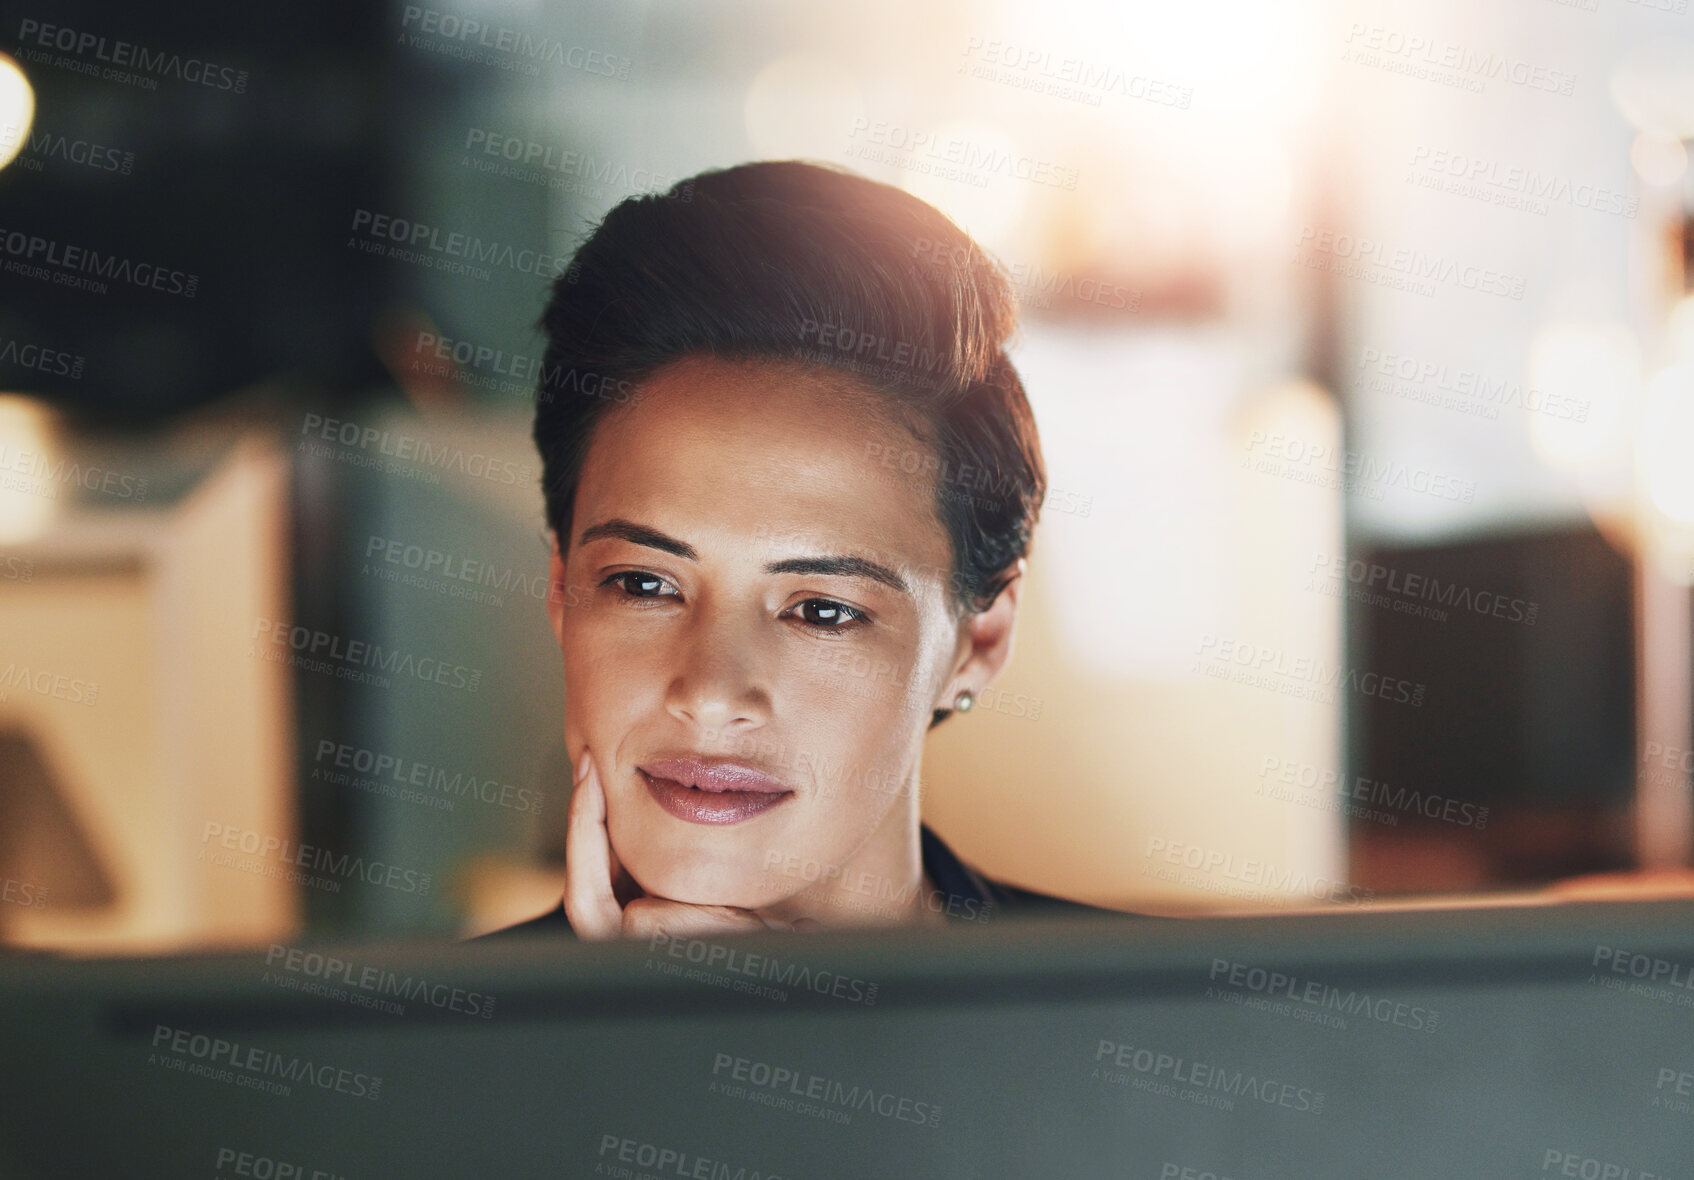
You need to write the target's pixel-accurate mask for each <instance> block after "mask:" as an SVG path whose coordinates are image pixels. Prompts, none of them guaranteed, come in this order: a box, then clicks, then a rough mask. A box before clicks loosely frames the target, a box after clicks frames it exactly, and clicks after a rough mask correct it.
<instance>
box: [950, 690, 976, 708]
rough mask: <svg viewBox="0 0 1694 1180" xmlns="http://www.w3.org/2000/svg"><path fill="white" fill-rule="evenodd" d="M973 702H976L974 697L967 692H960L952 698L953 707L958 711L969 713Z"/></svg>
mask: <svg viewBox="0 0 1694 1180" xmlns="http://www.w3.org/2000/svg"><path fill="white" fill-rule="evenodd" d="M974 704H976V698H975V697H973V696H971V694H970V693H968V692H962V693H960V694H959V695H958V696H956V697H954V698H953V708H954V709H956V710H958V711H959V712H960V713H969V712H970V711H971V706H972V705H974Z"/></svg>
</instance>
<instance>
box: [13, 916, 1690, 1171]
mask: <svg viewBox="0 0 1694 1180" xmlns="http://www.w3.org/2000/svg"><path fill="white" fill-rule="evenodd" d="M0 1052H3V1056H4V1060H5V1068H4V1070H0V1170H3V1174H4V1175H6V1176H8V1177H22V1178H26V1180H34V1178H45V1177H92V1176H100V1177H114V1176H122V1177H149V1176H161V1177H173V1178H177V1177H200V1178H210V1177H253V1178H256V1180H329V1178H332V1177H333V1178H336V1180H341V1178H345V1180H371V1178H375V1177H406V1178H424V1177H501V1178H513V1177H577V1176H605V1177H624V1178H630V1180H637V1178H641V1177H653V1178H658V1177H664V1178H666V1180H675V1178H676V1177H686V1178H702V1180H703V1178H710V1180H736V1178H740V1180H751V1178H753V1177H757V1178H758V1180H772V1178H773V1177H780V1178H782V1180H825V1178H840V1177H853V1178H857V1177H896V1176H897V1177H911V1176H926V1177H927V1176H959V1177H975V1178H982V1180H987V1178H998V1177H1008V1178H1009V1177H1018V1178H1020V1180H1021V1178H1027V1177H1146V1178H1148V1180H1212V1178H1216V1180H1222V1178H1225V1177H1228V1178H1232V1180H1262V1178H1267V1177H1330V1176H1333V1177H1377V1178H1384V1180H1386V1178H1391V1177H1407V1178H1412V1177H1416V1178H1418V1180H1427V1178H1429V1177H1436V1176H1453V1177H1460V1176H1462V1177H1508V1176H1510V1177H1534V1176H1546V1177H1555V1176H1560V1177H1565V1176H1575V1177H1582V1178H1584V1180H1643V1178H1645V1177H1661V1176H1679V1177H1680V1176H1688V1175H1691V1174H1694V1150H1691V1149H1694V904H1690V903H1687V902H1654V903H1629V904H1584V905H1549V906H1528V907H1514V908H1490V909H1476V910H1441V911H1418V912H1398V913H1348V914H1333V915H1331V914H1323V915H1305V916H1287V917H1276V918H1232V919H1204V920H1157V921H1146V920H1143V921H1135V920H1125V919H1115V918H1111V917H1086V918H1063V919H1060V918H1053V919H1046V920H1041V921H1030V922H1022V923H1020V922H1014V921H1011V920H1004V921H1002V920H999V919H996V920H995V921H991V922H981V923H976V922H961V923H953V924H951V925H950V926H948V927H946V928H933V929H932V928H905V929H900V930H897V931H889V932H880V933H873V932H857V933H829V934H816V935H800V934H783V935H774V934H773V935H764V936H757V937H739V938H729V937H725V938H717V939H680V938H679V939H675V940H665V939H658V940H653V941H630V942H618V943H596V944H580V943H576V942H574V941H571V940H568V939H565V940H557V939H549V938H537V939H533V940H530V939H515V940H510V941H494V942H487V943H468V944H459V945H447V946H443V945H421V944H405V945H400V944H385V945H380V946H378V945H369V944H343V943H335V944H325V945H321V946H280V945H279V946H272V947H267V948H263V949H261V950H258V951H255V952H251V953H242V954H225V955H215V956H199V957H186V958H169V959H154V960H135V961H111V960H106V961H83V962H69V961H58V960H53V959H47V958H28V957H26V958H16V959H12V960H0Z"/></svg>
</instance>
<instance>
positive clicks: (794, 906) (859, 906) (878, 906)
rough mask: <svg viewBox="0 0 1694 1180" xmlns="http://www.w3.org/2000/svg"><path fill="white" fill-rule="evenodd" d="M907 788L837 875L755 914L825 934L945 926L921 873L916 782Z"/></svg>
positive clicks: (925, 875) (931, 885)
mask: <svg viewBox="0 0 1694 1180" xmlns="http://www.w3.org/2000/svg"><path fill="white" fill-rule="evenodd" d="M914 778H915V776H914ZM911 788H912V789H911V790H910V791H909V792H907V793H904V794H903V795H902V797H901V799H900V802H899V805H897V806H895V807H893V808H891V809H890V810H889V813H888V815H887V816H885V817H884V818H883V821H882V823H881V824H880V825H879V826H878V827H877V829H876V830H875V831H874V832H872V833H871V835H870V836H869V838H867V839H866V840H865V842H864V843H863V844H861V845H860V846H859V848H858V851H856V852H855V853H854V854H853V855H852V856H850V857H848V858H847V859H846V860H845V861H844V862H843V863H842V864H841V866H840V869H841V871H840V873H838V874H835V875H834V876H832V877H830V878H829V879H828V880H827V881H819V882H818V883H817V884H815V885H812V886H809V887H808V888H806V889H804V890H802V891H801V892H799V893H796V894H794V895H793V896H791V897H788V898H785V899H784V900H783V901H781V902H779V903H778V904H777V905H774V906H769V907H766V908H764V909H761V910H760V911H759V912H760V913H762V914H766V915H769V916H771V917H775V918H781V919H783V920H784V921H789V922H793V921H796V920H797V919H799V918H810V919H812V920H814V921H816V922H818V923H819V924H820V925H822V926H823V927H824V928H826V929H838V928H843V927H850V926H906V925H914V924H920V923H926V922H934V923H937V924H939V923H944V922H945V921H946V920H947V918H946V906H945V904H940V905H938V904H936V902H935V901H934V900H933V899H934V897H935V895H936V888H935V882H934V881H932V880H930V878H929V874H928V873H926V872H925V871H924V864H923V842H922V835H921V830H920V826H919V819H918V807H917V798H918V796H917V783H916V782H915V781H913V782H912V783H911Z"/></svg>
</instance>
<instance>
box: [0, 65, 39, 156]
mask: <svg viewBox="0 0 1694 1180" xmlns="http://www.w3.org/2000/svg"><path fill="white" fill-rule="evenodd" d="M34 121H35V90H34V88H33V87H31V86H30V84H29V79H28V78H26V77H24V72H23V70H22V69H20V68H19V67H18V63H17V62H15V61H13V60H12V59H11V58H9V57H7V56H6V55H5V54H3V53H0V168H4V167H5V166H6V165H7V164H10V163H11V162H12V160H13V159H14V158H16V156H17V154H18V153H19V152H21V151H22V150H23V148H24V145H25V144H27V143H28V142H29V128H30V124H31V123H33V122H34Z"/></svg>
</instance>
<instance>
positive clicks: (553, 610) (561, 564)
mask: <svg viewBox="0 0 1694 1180" xmlns="http://www.w3.org/2000/svg"><path fill="white" fill-rule="evenodd" d="M547 536H548V539H549V540H550V541H551V542H552V547H553V551H552V554H551V555H550V556H549V557H548V559H547V619H548V621H549V622H551V623H552V624H553V638H554V639H555V640H557V641H558V644H559V649H560V650H561V651H563V650H564V646H565V594H566V589H565V559H564V558H563V557H562V556H560V554H559V534H558V533H556V532H554V531H553V530H552V529H548V530H547Z"/></svg>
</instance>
